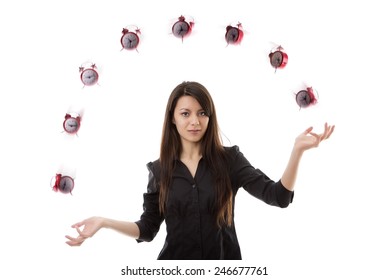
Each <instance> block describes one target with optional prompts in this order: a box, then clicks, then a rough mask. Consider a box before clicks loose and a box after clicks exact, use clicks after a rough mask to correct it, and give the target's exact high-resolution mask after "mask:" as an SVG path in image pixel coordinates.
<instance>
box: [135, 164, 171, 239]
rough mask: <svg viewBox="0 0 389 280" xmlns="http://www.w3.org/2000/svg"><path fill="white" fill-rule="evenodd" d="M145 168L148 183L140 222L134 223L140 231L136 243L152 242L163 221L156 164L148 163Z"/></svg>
mask: <svg viewBox="0 0 389 280" xmlns="http://www.w3.org/2000/svg"><path fill="white" fill-rule="evenodd" d="M147 168H148V170H149V182H148V185H147V192H146V193H144V194H143V214H142V215H141V217H140V220H139V221H136V222H135V223H136V224H137V225H138V227H139V231H140V235H139V238H138V239H137V241H138V242H142V241H147V242H149V241H152V240H153V239H154V237H155V236H156V235H157V233H158V231H159V228H160V226H161V224H162V222H163V220H164V216H163V215H162V214H161V213H160V211H159V180H158V175H159V173H158V171H159V168H158V162H157V161H155V162H149V163H148V164H147Z"/></svg>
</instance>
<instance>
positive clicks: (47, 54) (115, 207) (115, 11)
mask: <svg viewBox="0 0 389 280" xmlns="http://www.w3.org/2000/svg"><path fill="white" fill-rule="evenodd" d="M180 15H186V16H191V17H193V19H194V21H195V26H194V29H193V33H192V35H191V36H190V37H187V38H185V39H184V41H183V42H181V40H180V39H177V38H175V37H174V36H173V35H172V34H171V25H172V24H173V23H174V22H175V21H176V20H177V18H178V17H179V16H180ZM237 22H241V23H242V26H243V30H244V32H245V35H244V38H243V41H242V43H241V45H239V46H233V45H229V46H227V44H226V42H225V40H224V33H225V27H226V26H227V25H229V24H235V23H237ZM132 24H135V25H137V26H138V27H139V28H140V29H141V32H142V37H141V40H142V41H141V44H140V46H139V47H138V52H136V51H126V50H121V49H122V47H121V45H120V37H121V35H122V34H121V31H122V28H124V27H126V26H128V25H132ZM388 24H389V20H388V17H387V9H385V8H384V1H378V0H377V1H375V0H373V1H353V2H351V1H302V0H300V1H284V0H279V1H273V2H271V1H248V0H241V1H184V0H181V1H140V0H138V1H129V0H127V1H62V2H59V1H43V0H37V1H2V4H0V31H1V32H0V34H1V47H0V50H1V51H0V71H1V76H0V77H1V78H0V79H1V82H0V116H1V128H2V129H1V138H0V141H1V142H0V143H1V145H0V178H1V193H0V207H1V211H0V213H1V214H0V215H1V232H0V234H1V238H0V240H1V249H0V250H1V251H0V252H1V253H0V255H1V259H2V264H1V269H0V275H1V276H0V278H1V279H27V278H28V277H29V276H31V278H37V277H40V278H42V279H43V278H46V277H55V279H82V278H83V277H86V279H122V278H123V277H125V276H121V275H120V272H121V271H120V270H121V269H122V268H124V267H126V266H127V265H128V266H129V267H131V268H136V267H137V266H139V265H143V266H146V267H150V268H152V267H161V266H162V265H165V266H166V267H173V266H175V265H176V264H178V265H182V266H188V267H198V268H209V269H213V267H215V266H223V265H224V266H266V267H267V272H268V274H269V276H267V279H341V278H343V279H352V278H355V277H358V276H360V278H365V279H367V278H369V279H387V277H388V275H389V272H388V271H387V268H386V267H387V263H388V249H389V246H388V235H389V232H388V229H387V213H388V210H389V209H388V208H389V207H388V206H387V196H388V194H389V192H388V189H387V188H388V185H387V176H386V175H385V174H387V170H386V169H387V167H388V155H389V152H388V147H387V143H388V133H387V127H388V126H387V120H388V111H387V103H388V90H387V81H388V76H387V73H388V71H387V65H388V62H389V61H388V56H387V55H386V51H387V49H388V47H389V45H388V40H387V38H386V37H387V30H386V28H387V26H388ZM278 45H282V46H283V47H284V50H285V52H286V53H287V54H288V55H289V62H288V65H287V66H286V68H285V69H279V70H278V71H277V72H275V71H274V69H273V68H272V67H271V66H270V63H269V60H268V54H269V52H270V51H271V50H272V49H273V48H274V47H276V46H278ZM86 61H91V62H94V63H96V65H97V67H98V71H99V74H100V79H99V84H98V85H95V86H93V87H83V85H82V83H81V81H80V79H79V72H78V67H79V66H81V64H82V63H84V62H86ZM187 80H195V81H198V82H200V83H202V84H204V85H205V86H206V87H207V88H208V89H209V91H210V92H211V94H212V96H213V98H214V102H215V104H216V107H217V113H218V119H219V123H220V127H221V130H222V132H223V135H224V144H225V145H227V146H230V145H239V146H240V149H241V151H242V152H243V153H244V154H245V155H246V157H247V158H248V159H249V160H250V162H251V163H252V164H253V165H254V166H256V167H258V168H260V169H261V170H262V171H264V172H265V173H266V174H267V175H269V176H270V177H272V178H273V179H274V180H278V179H279V178H280V176H281V175H282V172H283V169H284V167H285V165H286V162H287V160H288V157H289V153H290V151H291V148H292V145H293V142H294V139H295V137H296V136H297V135H298V134H299V133H301V132H302V131H304V130H305V129H306V128H307V127H309V126H311V125H313V126H314V129H315V131H317V132H321V131H322V130H323V125H324V123H325V122H326V121H327V122H329V123H330V124H335V125H336V130H335V132H334V134H333V136H332V137H331V139H330V140H328V141H326V142H325V143H322V145H321V146H320V147H319V148H318V149H315V150H310V151H308V152H307V153H306V154H305V155H304V157H303V160H302V162H301V168H300V171H299V177H298V180H297V186H296V195H295V200H294V202H293V204H291V205H290V206H289V208H287V209H278V208H274V207H271V206H268V205H265V204H263V203H262V202H260V201H257V200H255V199H253V198H252V197H250V196H249V195H248V194H247V193H245V192H244V191H240V192H239V193H238V195H237V198H236V199H237V200H236V227H237V231H238V237H239V240H240V244H241V249H242V254H243V259H244V260H243V261H241V262H206V263H205V262H195V261H192V262H174V263H173V262H167V263H162V262H157V261H155V259H156V257H157V255H158V253H159V251H160V249H161V248H162V245H163V241H164V237H165V231H164V227H162V228H161V231H160V233H159V234H158V235H157V237H156V239H155V240H154V241H153V242H151V243H141V244H137V243H136V241H134V240H132V239H130V238H128V237H126V236H123V235H120V234H117V233H115V232H112V231H109V230H102V231H100V232H99V233H98V234H97V235H96V236H94V237H93V238H92V239H90V240H88V241H87V242H85V243H84V244H83V245H82V246H81V247H78V248H72V247H69V246H67V245H66V244H65V237H64V236H65V235H66V234H70V235H75V234H76V233H75V231H74V230H73V229H71V228H70V226H71V225H72V224H73V223H75V222H78V221H80V220H82V219H84V218H87V217H89V216H92V215H101V216H107V217H111V218H115V219H128V220H131V221H135V220H137V219H138V218H139V216H140V214H141V213H142V202H143V200H142V194H143V192H145V191H146V186H147V176H148V173H147V169H146V166H145V165H146V163H147V162H149V161H152V160H155V159H156V158H157V157H158V153H159V143H160V137H161V128H162V122H163V117H164V110H165V105H166V102H167V98H168V96H169V94H170V92H171V90H172V89H173V88H174V87H175V86H176V85H177V84H178V83H181V82H182V81H187ZM306 86H312V87H313V88H314V89H315V90H316V91H317V93H318V94H319V98H318V103H317V105H316V106H314V107H310V108H308V109H301V110H299V107H298V106H297V104H296V102H295V100H294V94H295V93H296V92H298V91H299V90H300V89H305V87H306ZM66 113H82V116H83V118H82V123H81V129H80V131H79V133H78V136H74V137H69V136H68V135H66V134H65V133H63V128H62V122H63V120H64V116H65V114H66ZM59 172H61V173H62V174H64V175H70V176H73V177H74V178H75V188H74V190H73V195H64V194H61V193H56V192H53V191H52V190H51V185H50V182H51V179H52V178H53V177H54V176H55V174H56V173H59ZM3 275H4V276H3ZM127 277H129V276H127ZM159 278H161V277H159ZM181 278H182V277H181ZM195 278H196V277H192V278H188V279H195ZM214 278H215V279H223V277H222V276H218V277H217V276H214V277H213V276H212V275H211V274H208V277H198V278H196V279H214ZM240 278H242V279H245V278H249V277H248V276H240ZM132 279H135V278H134V277H132ZM136 279H138V278H136ZM139 279H157V278H156V277H150V276H149V277H146V276H144V277H140V278H139ZM170 279H171V278H170ZM182 279H184V278H182ZM185 279H186V278H185ZM225 279H227V278H225Z"/></svg>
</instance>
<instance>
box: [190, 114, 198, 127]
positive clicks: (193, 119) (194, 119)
mask: <svg viewBox="0 0 389 280" xmlns="http://www.w3.org/2000/svg"><path fill="white" fill-rule="evenodd" d="M191 123H192V125H199V124H200V122H199V118H198V117H197V116H195V117H193V118H192V122H191Z"/></svg>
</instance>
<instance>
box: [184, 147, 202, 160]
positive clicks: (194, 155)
mask: <svg viewBox="0 0 389 280" xmlns="http://www.w3.org/2000/svg"><path fill="white" fill-rule="evenodd" d="M201 157H202V154H201V145H200V143H187V144H186V145H185V144H184V143H183V145H182V152H181V155H180V159H181V160H199V159H200V158H201Z"/></svg>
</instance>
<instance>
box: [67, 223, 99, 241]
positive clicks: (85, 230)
mask: <svg viewBox="0 0 389 280" xmlns="http://www.w3.org/2000/svg"><path fill="white" fill-rule="evenodd" d="M103 222H104V218H102V217H91V218H88V219H86V220H83V221H82V222H79V223H76V224H74V225H72V228H75V229H76V230H77V232H78V236H77V237H72V236H69V235H66V236H65V237H66V238H67V239H68V241H66V243H67V244H68V245H69V246H80V245H81V244H82V243H83V242H84V241H85V240H86V239H88V238H90V237H92V236H93V235H94V234H95V233H96V232H97V231H99V230H100V229H101V228H102V227H103ZM81 228H82V229H81Z"/></svg>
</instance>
